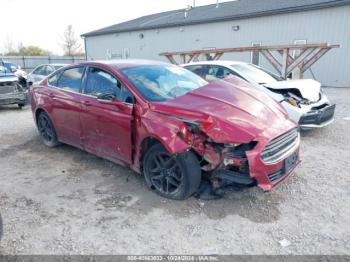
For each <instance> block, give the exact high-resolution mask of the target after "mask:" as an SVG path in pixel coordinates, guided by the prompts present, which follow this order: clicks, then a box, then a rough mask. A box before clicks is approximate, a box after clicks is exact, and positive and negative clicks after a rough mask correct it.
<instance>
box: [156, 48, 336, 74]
mask: <svg viewBox="0 0 350 262" xmlns="http://www.w3.org/2000/svg"><path fill="white" fill-rule="evenodd" d="M339 47H340V45H332V44H328V43H321V44H305V45H275V46H256V47H253V46H248V47H236V48H221V49H202V50H192V51H180V52H164V53H161V54H159V55H160V56H165V57H166V58H167V59H168V60H169V61H170V63H172V64H176V65H177V64H179V63H178V62H177V61H176V59H175V57H176V56H178V57H179V58H180V63H181V64H186V63H191V62H195V61H199V57H200V56H203V55H204V56H205V58H206V60H219V59H220V58H221V57H222V55H223V54H225V53H239V52H254V51H258V52H259V53H261V54H262V55H263V56H264V57H265V58H266V60H267V61H268V62H269V63H270V64H271V65H272V66H273V68H274V69H276V71H277V72H278V73H279V75H281V76H282V77H284V78H286V77H287V76H288V75H289V74H290V73H291V72H292V71H293V70H295V69H296V68H299V70H300V74H301V76H302V74H303V73H304V72H305V71H306V70H308V69H309V68H310V67H311V66H312V65H313V64H315V63H316V62H317V61H318V60H319V59H320V58H321V57H322V56H324V55H325V54H326V53H327V52H328V51H329V50H331V49H332V48H339ZM292 50H293V51H294V50H296V51H299V54H298V55H297V56H295V57H293V56H292V55H291V54H290V51H292Z"/></svg>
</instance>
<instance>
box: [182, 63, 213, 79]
mask: <svg viewBox="0 0 350 262" xmlns="http://www.w3.org/2000/svg"><path fill="white" fill-rule="evenodd" d="M186 69H187V70H190V71H191V72H192V73H195V74H196V75H198V76H200V77H201V78H203V79H205V78H206V76H207V74H208V70H207V67H206V66H201V65H194V66H187V67H186Z"/></svg>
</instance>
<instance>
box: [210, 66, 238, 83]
mask: <svg viewBox="0 0 350 262" xmlns="http://www.w3.org/2000/svg"><path fill="white" fill-rule="evenodd" d="M229 75H233V74H232V73H231V72H230V70H228V69H227V68H225V67H222V66H209V68H208V75H207V77H206V80H207V81H214V80H217V79H224V78H226V77H227V76H229Z"/></svg>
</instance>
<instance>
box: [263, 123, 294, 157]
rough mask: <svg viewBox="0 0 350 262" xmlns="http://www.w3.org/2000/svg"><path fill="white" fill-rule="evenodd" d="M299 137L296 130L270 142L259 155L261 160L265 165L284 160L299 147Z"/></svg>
mask: <svg viewBox="0 0 350 262" xmlns="http://www.w3.org/2000/svg"><path fill="white" fill-rule="evenodd" d="M299 141H300V135H299V131H298V129H297V128H295V129H292V130H290V131H289V132H287V133H285V134H283V135H281V136H279V137H277V138H275V139H273V140H271V141H270V142H269V143H268V145H267V146H266V147H265V149H264V151H263V152H262V153H261V160H262V161H264V162H265V163H266V164H273V163H276V162H279V161H280V160H282V159H284V158H285V157H286V156H287V155H288V154H289V153H290V152H291V151H292V150H295V147H296V146H297V145H299Z"/></svg>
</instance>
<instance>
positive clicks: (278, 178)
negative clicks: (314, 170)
mask: <svg viewBox="0 0 350 262" xmlns="http://www.w3.org/2000/svg"><path fill="white" fill-rule="evenodd" d="M248 85H249V84H248V83H246V82H243V81H241V80H239V79H233V80H232V81H230V82H227V81H220V80H219V81H216V82H212V83H208V82H206V81H205V80H203V79H202V78H200V77H199V76H197V75H195V74H193V73H192V72H190V71H187V70H186V69H183V68H180V67H178V66H175V65H170V64H166V63H161V62H151V61H139V60H125V61H107V62H85V63H82V64H79V65H72V66H68V67H65V68H62V69H60V70H59V71H57V72H55V73H54V74H52V75H50V76H49V77H48V78H47V79H45V80H43V81H42V82H41V83H40V84H38V85H36V86H33V88H32V89H31V90H32V91H31V95H32V111H33V115H34V119H35V122H36V124H37V127H38V130H39V133H40V135H41V138H42V141H43V143H45V144H46V145H47V146H49V147H55V146H57V145H59V144H60V143H65V144H69V145H72V146H75V147H78V148H80V149H83V150H86V151H88V152H90V153H92V154H95V155H98V156H100V157H102V158H105V159H108V160H110V161H113V162H115V163H118V164H121V165H124V166H127V167H130V168H132V169H133V170H135V171H136V172H138V173H140V174H143V175H144V177H145V179H146V182H147V184H148V186H149V187H150V188H151V189H152V190H154V191H155V192H157V193H158V194H160V195H161V196H163V197H167V198H171V199H186V198H188V197H189V196H191V195H193V194H194V193H195V192H197V191H198V189H199V186H200V183H201V181H202V180H206V181H210V185H211V186H212V188H213V190H214V192H215V190H225V189H226V188H230V187H231V186H233V185H243V186H255V185H257V186H259V187H260V188H262V189H263V190H266V191H268V190H271V189H272V188H273V187H275V186H276V185H277V184H279V183H281V182H282V181H283V180H285V179H286V178H287V177H288V176H289V175H291V174H292V173H293V172H294V170H295V168H296V167H297V166H298V165H299V163H300V160H299V141H300V136H299V131H298V128H297V124H296V123H294V122H292V121H291V120H289V119H288V116H287V114H286V112H285V111H284V109H283V108H281V106H280V105H279V104H278V103H276V102H275V101H274V100H272V99H271V98H269V97H268V96H267V95H265V94H264V93H262V92H261V91H258V90H255V89H254V88H251V87H250V86H248ZM233 87H234V88H233Z"/></svg>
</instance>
